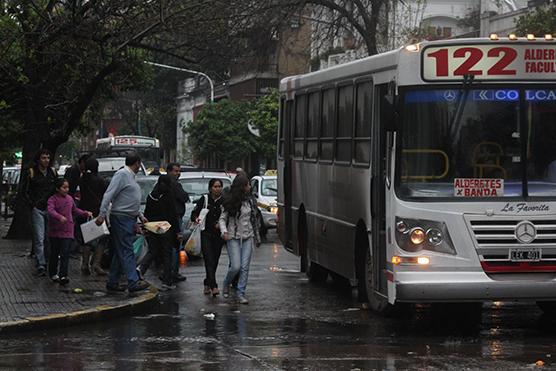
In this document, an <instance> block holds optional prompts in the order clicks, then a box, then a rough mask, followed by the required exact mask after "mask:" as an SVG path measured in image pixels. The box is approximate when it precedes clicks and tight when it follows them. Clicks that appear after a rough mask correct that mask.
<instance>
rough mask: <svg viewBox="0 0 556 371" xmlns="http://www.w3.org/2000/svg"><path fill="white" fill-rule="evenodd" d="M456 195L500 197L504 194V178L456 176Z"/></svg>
mask: <svg viewBox="0 0 556 371" xmlns="http://www.w3.org/2000/svg"><path fill="white" fill-rule="evenodd" d="M454 196H456V197H500V196H504V179H484V178H455V179H454Z"/></svg>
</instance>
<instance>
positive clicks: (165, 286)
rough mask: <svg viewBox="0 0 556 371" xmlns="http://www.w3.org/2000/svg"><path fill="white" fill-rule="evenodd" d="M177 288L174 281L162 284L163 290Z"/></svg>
mask: <svg viewBox="0 0 556 371" xmlns="http://www.w3.org/2000/svg"><path fill="white" fill-rule="evenodd" d="M175 288H176V285H174V284H172V283H163V284H162V285H161V289H162V290H163V291H168V290H174V289H175Z"/></svg>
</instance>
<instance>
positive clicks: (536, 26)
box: [516, 5, 556, 35]
mask: <svg viewBox="0 0 556 371" xmlns="http://www.w3.org/2000/svg"><path fill="white" fill-rule="evenodd" d="M516 32H517V33H518V34H520V35H525V34H528V33H532V34H534V35H545V34H554V33H556V5H550V6H546V7H539V8H537V9H536V10H535V11H534V12H531V13H527V14H526V15H523V16H521V17H519V18H518V20H517V22H516Z"/></svg>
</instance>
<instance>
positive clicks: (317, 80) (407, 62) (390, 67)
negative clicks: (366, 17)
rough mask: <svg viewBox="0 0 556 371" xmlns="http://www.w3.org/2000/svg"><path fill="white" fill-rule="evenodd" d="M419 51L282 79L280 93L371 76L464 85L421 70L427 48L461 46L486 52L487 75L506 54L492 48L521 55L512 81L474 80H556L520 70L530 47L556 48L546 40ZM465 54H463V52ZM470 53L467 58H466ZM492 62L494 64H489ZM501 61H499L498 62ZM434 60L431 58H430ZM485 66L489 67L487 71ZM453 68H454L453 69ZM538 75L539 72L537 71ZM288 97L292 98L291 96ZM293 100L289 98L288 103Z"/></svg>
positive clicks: (475, 41) (473, 41)
mask: <svg viewBox="0 0 556 371" xmlns="http://www.w3.org/2000/svg"><path fill="white" fill-rule="evenodd" d="M415 45H416V46H417V48H415V49H414V50H408V49H407V48H406V47H402V48H399V49H396V50H392V51H389V52H385V53H380V54H376V55H373V56H369V57H366V58H362V59H358V60H355V61H352V62H349V63H345V64H340V65H337V66H334V67H330V68H326V69H323V70H319V71H315V72H310V73H307V74H304V75H296V76H290V77H286V78H284V79H282V81H281V82H280V91H281V92H282V93H286V92H290V93H292V92H293V91H295V90H298V89H311V88H312V87H320V86H321V85H326V84H330V86H333V85H334V84H335V83H337V82H341V81H342V80H344V81H345V80H350V79H352V78H355V77H358V76H360V77H362V76H368V75H369V76H370V75H372V78H373V81H374V83H375V84H382V83H388V82H390V81H395V82H396V83H397V85H399V86H402V85H424V84H428V83H431V82H432V83H440V82H447V81H452V82H457V81H460V82H461V81H463V76H455V77H451V78H450V79H444V80H441V79H438V81H436V80H430V81H429V80H427V81H425V80H423V79H422V75H423V73H422V68H423V61H422V60H421V56H422V54H423V53H422V51H423V50H424V49H426V48H431V47H434V48H436V49H439V48H450V47H456V48H457V46H459V45H462V46H463V45H465V46H466V47H467V46H470V47H473V46H477V48H482V49H484V50H485V52H484V53H483V58H482V59H481V60H480V62H477V63H482V64H483V68H485V71H486V69H487V68H489V67H491V66H492V64H494V63H495V62H496V61H499V60H500V59H501V58H505V57H506V54H504V52H500V51H497V53H495V55H494V56H490V55H487V53H486V50H487V49H492V48H498V47H502V49H514V50H516V52H517V54H518V55H519V57H518V58H515V63H514V64H512V68H516V67H514V66H517V67H518V68H517V69H518V73H517V75H516V76H514V77H513V78H509V77H508V75H507V74H500V75H499V76H494V77H493V76H490V75H489V76H488V77H487V75H486V72H485V73H484V74H482V76H478V77H477V76H476V77H477V78H476V79H475V80H478V79H479V78H480V79H481V80H484V81H497V82H511V81H512V80H513V81H516V80H517V81H525V80H527V81H534V82H546V81H547V80H554V79H556V72H555V73H554V75H551V76H547V75H546V74H544V75H543V74H542V73H541V72H546V71H539V73H538V74H536V75H535V74H531V73H529V72H527V71H525V73H523V71H522V70H520V69H519V67H520V66H522V65H523V64H525V63H524V62H523V60H525V61H527V57H523V56H522V54H523V53H524V50H525V49H526V48H527V47H533V48H535V47H536V48H538V49H541V50H544V49H552V50H554V49H555V48H556V44H555V43H554V42H553V41H552V40H551V39H547V40H545V39H544V38H543V37H541V38H538V39H533V40H528V39H527V38H524V37H522V38H517V39H515V40H510V39H508V38H497V39H490V38H488V37H482V38H465V39H448V40H434V41H423V42H421V43H418V44H415ZM462 52H463V50H462ZM466 53H467V54H466ZM463 54H464V57H461V56H458V60H457V63H454V64H455V65H456V66H458V65H460V64H461V63H462V62H463V61H465V58H466V57H469V51H468V50H466V51H465V52H463ZM488 58H491V60H488V61H487V59H488ZM496 58H500V59H496ZM428 59H431V58H428ZM460 60H461V62H460ZM485 66H486V67H485ZM450 68H452V67H450ZM534 72H537V71H534ZM288 95H289V94H288ZM290 98H292V97H291V96H288V99H290Z"/></svg>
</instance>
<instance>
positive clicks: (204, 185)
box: [179, 177, 232, 202]
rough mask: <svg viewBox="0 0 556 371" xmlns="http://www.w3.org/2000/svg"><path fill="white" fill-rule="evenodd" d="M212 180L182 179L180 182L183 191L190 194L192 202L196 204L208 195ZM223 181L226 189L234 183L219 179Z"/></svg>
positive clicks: (226, 179)
mask: <svg viewBox="0 0 556 371" xmlns="http://www.w3.org/2000/svg"><path fill="white" fill-rule="evenodd" d="M211 179H212V178H208V177H207V178H182V179H180V180H179V182H180V183H181V185H182V186H183V189H184V190H185V191H186V192H187V193H188V194H189V199H190V201H191V202H196V201H197V200H198V199H199V197H201V196H202V195H204V194H205V193H208V184H209V181H210V180H211ZM218 179H220V180H221V181H222V185H223V186H224V188H226V187H229V186H230V185H231V184H232V182H231V181H230V179H228V178H218Z"/></svg>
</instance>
